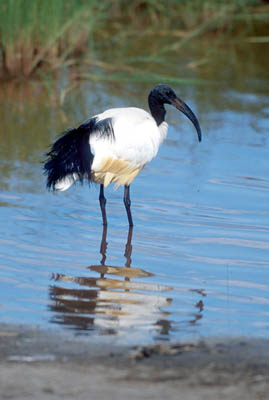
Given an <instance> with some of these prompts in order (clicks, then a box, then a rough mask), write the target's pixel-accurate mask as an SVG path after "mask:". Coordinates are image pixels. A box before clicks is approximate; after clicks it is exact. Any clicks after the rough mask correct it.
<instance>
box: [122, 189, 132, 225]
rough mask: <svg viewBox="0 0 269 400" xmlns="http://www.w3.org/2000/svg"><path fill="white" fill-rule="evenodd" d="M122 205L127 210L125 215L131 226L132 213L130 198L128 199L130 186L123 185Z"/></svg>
mask: <svg viewBox="0 0 269 400" xmlns="http://www.w3.org/2000/svg"><path fill="white" fill-rule="evenodd" d="M123 201H124V205H125V208H126V212H127V217H128V221H129V226H133V225H134V224H133V219H132V214H131V200H130V186H127V185H125V186H124V198H123Z"/></svg>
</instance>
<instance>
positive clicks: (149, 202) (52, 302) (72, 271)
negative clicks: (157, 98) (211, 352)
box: [0, 84, 269, 343]
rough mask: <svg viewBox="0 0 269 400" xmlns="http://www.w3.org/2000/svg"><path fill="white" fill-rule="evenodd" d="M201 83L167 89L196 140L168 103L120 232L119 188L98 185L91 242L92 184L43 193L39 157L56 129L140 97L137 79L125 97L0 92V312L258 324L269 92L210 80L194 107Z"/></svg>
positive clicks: (264, 307)
mask: <svg viewBox="0 0 269 400" xmlns="http://www.w3.org/2000/svg"><path fill="white" fill-rule="evenodd" d="M255 87H256V86H255ZM174 89H175V91H176V92H180V90H181V88H180V87H178V86H175V85H174ZM183 90H184V88H183ZM204 90H205V89H204V88H203V87H193V88H191V89H190V88H189V89H188V91H186V90H185V92H183V94H182V95H181V97H182V98H183V99H184V100H185V101H186V102H187V103H188V104H189V105H191V107H192V108H193V110H194V111H195V112H196V114H197V116H198V118H199V120H200V124H201V127H202V131H203V141H202V143H198V141H197V136H196V133H195V130H194V128H193V126H192V125H191V123H190V122H189V121H188V120H187V119H186V118H185V117H184V116H183V115H180V114H179V113H178V111H177V110H174V109H173V110H171V109H169V111H168V113H167V121H168V123H169V124H170V127H169V133H168V138H167V140H166V142H165V143H164V144H163V145H162V147H161V148H160V151H159V154H158V156H157V157H156V158H155V159H154V160H153V161H152V162H151V163H150V164H149V165H148V166H147V167H146V168H145V169H144V170H143V171H142V172H141V173H140V174H139V176H138V177H137V178H136V179H135V181H134V183H133V184H132V185H131V199H132V212H133V218H134V223H135V226H134V228H133V231H132V232H129V242H128V243H127V241H128V224H127V218H126V214H125V209H124V205H123V202H122V197H123V193H122V189H118V190H117V191H114V190H113V187H110V188H108V189H107V190H106V197H107V200H108V203H107V215H108V224H109V225H108V230H107V236H106V238H104V239H103V246H102V249H101V250H100V245H101V241H102V235H103V227H102V224H101V215H100V210H99V203H98V196H99V192H98V186H96V187H95V186H92V187H91V188H90V189H89V187H88V186H87V185H84V186H80V185H76V186H73V187H72V188H71V189H70V190H68V191H66V192H63V193H59V194H57V195H53V194H52V193H48V192H47V191H46V188H45V178H44V177H43V176H42V165H41V163H40V161H41V160H42V158H43V154H44V152H45V151H46V149H47V146H48V145H49V143H50V142H51V141H52V140H53V139H54V138H55V136H56V133H57V132H59V131H61V130H63V129H65V128H67V127H69V126H74V125H76V124H77V123H79V122H81V121H82V120H84V119H86V118H87V117H89V116H90V115H92V114H94V113H96V112H98V111H101V110H103V109H105V108H107V107H118V106H121V105H123V104H126V105H127V102H128V105H136V106H138V105H140V104H141V99H143V101H144V103H143V104H141V105H142V106H143V107H146V97H147V93H148V89H145V87H143V85H141V86H140V87H138V89H137V88H136V92H137V95H135V94H133V95H132V98H131V100H130V96H129V97H128V93H127V94H126V93H125V94H124V95H123V94H122V93H124V92H125V86H124V85H118V90H117V93H116V94H115V90H111V87H110V86H109V85H104V84H103V85H102V84H92V85H91V84H85V85H82V86H81V87H80V88H79V89H76V90H75V91H74V92H73V93H72V95H70V97H69V99H67V101H66V103H65V104H64V106H63V108H62V109H59V108H56V109H55V108H53V107H52V106H48V105H42V104H41V103H37V104H34V103H31V104H27V101H26V102H25V100H24V103H23V106H22V108H20V109H19V110H18V108H17V107H16V106H14V104H13V103H12V102H10V103H8V104H3V105H2V108H1V113H2V120H3V121H4V122H3V124H1V127H0V135H1V142H2V143H3V146H1V150H0V154H1V162H0V171H1V180H0V218H1V228H0V319H1V321H2V322H8V323H26V324H34V325H39V326H40V327H41V328H57V329H68V330H69V331H71V332H74V333H76V334H83V335H89V337H93V336H94V337H100V340H102V338H103V337H104V336H103V335H110V336H111V337H113V338H114V339H115V340H118V341H119V342H121V343H142V342H146V341H147V342H151V341H156V340H181V339H188V338H189V339H194V338H195V339H196V338H200V337H206V336H210V335H214V336H241V335H244V336H251V337H267V336H268V333H269V311H268V310H269V263H268V259H269V256H268V255H269V252H268V250H269V213H268V211H269V209H268V191H269V178H268V159H269V158H268V152H269V144H268V127H269V123H268V121H269V119H268V117H269V109H268V99H269V98H268V96H266V95H265V94H263V93H257V92H256V91H255V90H254V89H251V87H250V88H248V90H245V91H243V92H242V91H237V90H235V89H231V88H227V89H226V91H224V92H223V90H222V91H220V90H219V91H218V89H217V88H216V87H215V88H211V89H210V90H211V95H212V93H214V97H212V99H211V102H209V103H207V104H206V105H205V107H204V108H205V110H204V111H203V105H204V98H205V95H204ZM94 93H98V101H97V100H96V96H95V95H94ZM100 93H101V94H100ZM212 96H213V95H212ZM77 98H80V101H79V102H77V103H76V99H77ZM216 98H217V99H218V102H215V99H216ZM75 103H76V104H75ZM89 110H90V111H89ZM131 236H132V237H131ZM126 243H127V246H126ZM109 267H110V268H109ZM112 267H114V268H112Z"/></svg>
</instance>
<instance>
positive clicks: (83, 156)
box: [44, 85, 201, 225]
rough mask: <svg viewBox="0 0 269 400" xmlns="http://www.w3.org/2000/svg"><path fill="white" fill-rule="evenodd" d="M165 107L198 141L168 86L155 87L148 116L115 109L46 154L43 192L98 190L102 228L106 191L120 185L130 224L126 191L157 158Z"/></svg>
mask: <svg viewBox="0 0 269 400" xmlns="http://www.w3.org/2000/svg"><path fill="white" fill-rule="evenodd" d="M164 104H171V105H173V106H175V107H176V108H178V109H179V110H180V111H182V112H183V113H184V114H185V115H187V117H188V118H189V119H190V120H191V121H192V122H193V124H194V125H195V128H196V130H197V133H198V138H199V140H201V130H200V126H199V123H198V121H197V118H196V117H195V115H194V114H193V112H192V111H191V110H190V108H189V107H188V106H187V105H186V104H185V103H184V102H183V101H182V100H180V99H179V98H178V97H177V96H176V94H175V93H174V91H173V90H172V89H171V88H169V87H168V86H167V85H157V86H156V87H155V88H153V89H152V91H151V92H150V94H149V107H150V111H151V114H150V113H148V112H147V111H144V110H142V109H140V108H135V107H126V108H113V109H110V110H106V111H104V112H103V113H101V114H98V115H95V116H93V117H92V118H90V119H89V120H87V121H86V122H84V123H83V124H82V125H80V126H79V127H78V128H76V129H72V130H69V131H67V132H65V133H64V135H63V136H62V137H61V138H60V139H58V140H57V141H56V142H55V143H54V145H53V146H52V149H51V151H50V152H49V153H48V159H47V161H46V163H45V166H44V169H45V173H46V174H47V176H48V180H47V186H48V188H53V189H54V190H66V189H68V188H69V187H70V186H71V185H72V184H73V183H74V182H75V181H78V180H79V181H81V182H82V181H83V180H84V179H87V180H89V181H93V182H96V183H99V184H100V196H99V200H100V205H101V210H102V215H103V223H104V225H106V223H107V221H106V212H105V203H106V200H105V197H104V187H106V186H108V185H109V184H110V183H115V186H116V188H117V187H119V186H121V185H124V186H125V191H124V203H125V207H126V211H127V215H128V219H129V224H130V225H133V223H132V216H131V210H130V204H131V203H130V198H129V186H130V184H131V182H132V181H133V179H134V178H135V177H136V175H137V174H138V173H139V172H140V171H141V169H143V168H144V166H145V165H146V164H148V163H149V162H150V161H151V160H152V159H153V158H154V157H155V156H156V155H157V153H158V150H159V147H160V145H161V143H162V142H163V141H164V139H165V138H166V135H167V130H168V125H167V123H166V122H165V120H164V118H165V108H164Z"/></svg>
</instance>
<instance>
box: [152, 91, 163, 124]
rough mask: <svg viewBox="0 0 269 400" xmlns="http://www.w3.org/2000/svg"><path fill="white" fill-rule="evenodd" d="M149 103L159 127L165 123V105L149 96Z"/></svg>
mask: <svg viewBox="0 0 269 400" xmlns="http://www.w3.org/2000/svg"><path fill="white" fill-rule="evenodd" d="M148 101H149V109H150V112H151V115H152V116H153V118H154V119H155V121H156V124H157V125H158V126H159V125H161V123H162V122H163V121H164V118H165V114H166V111H165V108H164V105H163V103H160V102H159V101H158V100H156V98H155V97H153V96H149V99H148Z"/></svg>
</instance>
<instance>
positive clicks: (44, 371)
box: [0, 325, 269, 400]
mask: <svg viewBox="0 0 269 400" xmlns="http://www.w3.org/2000/svg"><path fill="white" fill-rule="evenodd" d="M0 398H1V399H20V400H24V399H29V398H34V399H39V400H43V399H62V398H72V399H79V400H80V399H106V398H109V399H111V400H113V399H115V400H116V399H117V400H121V399H126V398H128V400H132V399H157V400H158V399H162V400H163V399H167V398H169V399H184V400H194V399H199V400H200V399H201V400H203V399H207V400H208V399H212V400H213V399H214V400H216V399H220V400H222V399H227V400H228V399H229V400H233V399H244V400H248V399H249V400H255V399H259V400H262V399H264V400H266V399H269V340H263V339H252V340H246V339H245V338H238V339H208V340H205V341H200V342H197V343H170V344H162V345H148V346H147V345H145V346H143V347H141V346H138V347H126V346H113V347H112V346H111V345H110V344H109V343H107V342H106V343H105V344H103V343H97V342H92V341H91V340H89V338H87V340H86V339H85V338H83V337H74V336H73V335H68V334H61V333H60V332H59V331H48V332H43V331H40V330H39V329H35V328H27V327H21V326H20V327H19V326H10V325H0Z"/></svg>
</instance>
